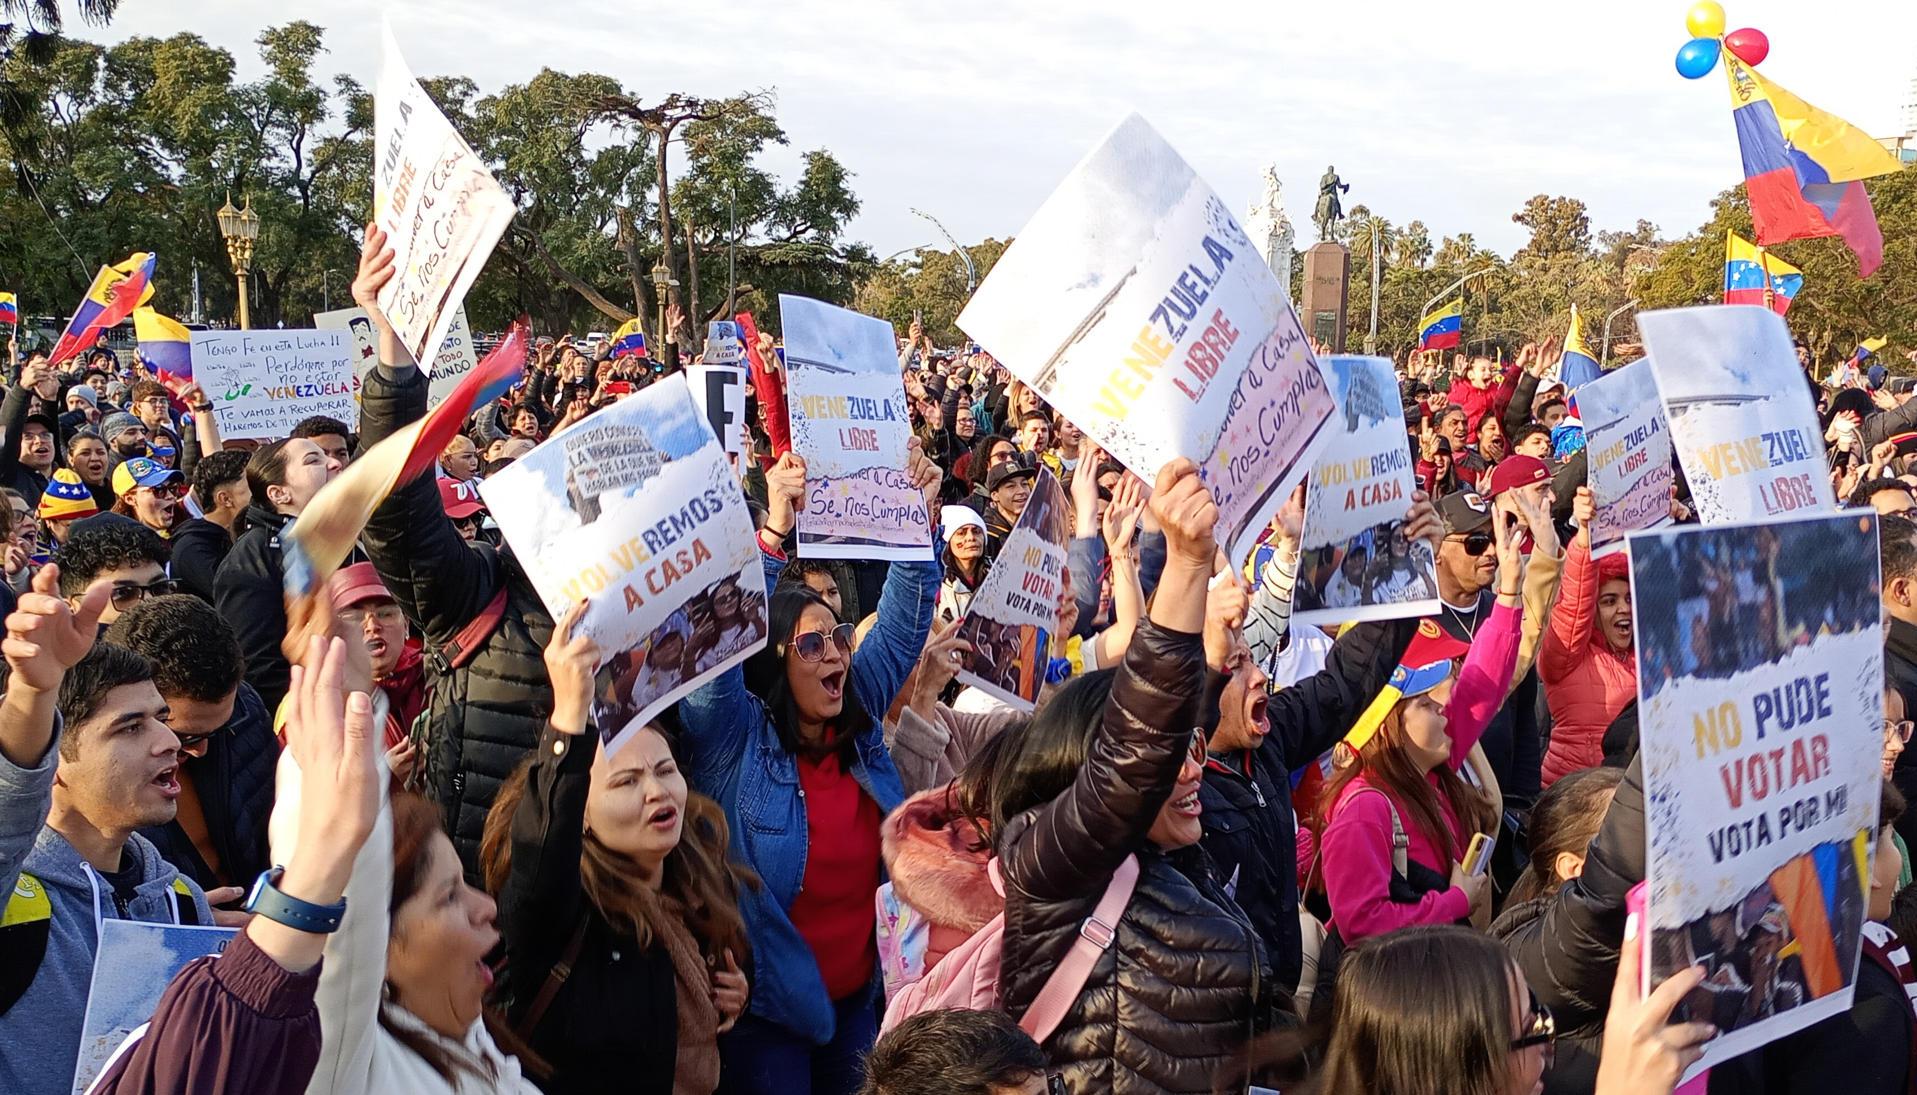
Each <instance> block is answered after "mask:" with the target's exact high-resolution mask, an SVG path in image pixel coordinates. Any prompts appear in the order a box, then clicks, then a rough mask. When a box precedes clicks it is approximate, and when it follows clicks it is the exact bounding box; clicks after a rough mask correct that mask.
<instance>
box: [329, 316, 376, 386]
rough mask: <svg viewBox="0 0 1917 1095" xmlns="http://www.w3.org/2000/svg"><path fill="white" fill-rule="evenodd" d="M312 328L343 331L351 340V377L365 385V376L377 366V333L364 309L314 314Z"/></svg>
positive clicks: (370, 317) (371, 319) (371, 318)
mask: <svg viewBox="0 0 1917 1095" xmlns="http://www.w3.org/2000/svg"><path fill="white" fill-rule="evenodd" d="M313 326H315V327H317V328H319V329H320V330H322V331H345V332H346V333H347V334H348V335H350V336H352V339H353V375H354V376H355V377H357V378H359V380H360V382H361V383H365V381H366V374H367V373H370V372H372V371H373V366H375V365H378V364H379V333H378V332H376V331H374V330H373V317H372V316H370V315H367V314H366V309H364V308H360V307H358V306H355V307H352V308H335V309H333V310H332V311H330V312H314V313H313Z"/></svg>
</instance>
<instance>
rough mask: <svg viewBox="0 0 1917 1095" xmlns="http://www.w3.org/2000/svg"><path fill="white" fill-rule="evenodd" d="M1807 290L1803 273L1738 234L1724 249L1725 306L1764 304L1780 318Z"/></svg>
mask: <svg viewBox="0 0 1917 1095" xmlns="http://www.w3.org/2000/svg"><path fill="white" fill-rule="evenodd" d="M1803 287H1804V272H1803V271H1802V270H1799V269H1798V268H1797V267H1795V266H1792V265H1791V264H1790V263H1788V262H1785V261H1784V260H1783V259H1780V258H1778V257H1776V256H1775V255H1772V254H1771V253H1770V252H1769V251H1768V250H1766V249H1765V248H1762V247H1759V246H1757V245H1756V244H1754V243H1752V242H1751V241H1749V240H1747V239H1745V238H1744V237H1743V236H1740V235H1738V234H1737V233H1735V232H1730V233H1726V235H1725V245H1724V303H1726V304H1761V305H1763V306H1764V307H1766V308H1769V309H1770V310H1771V311H1773V312H1776V313H1777V314H1778V315H1780V316H1781V315H1783V314H1784V313H1785V312H1788V311H1789V310H1790V306H1791V301H1793V300H1796V299H1797V292H1798V290H1800V289H1802V288H1803Z"/></svg>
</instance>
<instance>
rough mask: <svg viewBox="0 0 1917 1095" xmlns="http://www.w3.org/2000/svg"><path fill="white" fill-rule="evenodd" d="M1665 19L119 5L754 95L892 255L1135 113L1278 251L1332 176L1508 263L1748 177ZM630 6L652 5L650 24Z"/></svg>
mask: <svg viewBox="0 0 1917 1095" xmlns="http://www.w3.org/2000/svg"><path fill="white" fill-rule="evenodd" d="M1686 7H1687V4H1686V3H1685V2H1684V0H1611V2H1608V3H1602V4H1599V3H1579V2H1577V0H1572V2H1568V3H1567V2H1564V0H1530V2H1528V3H1520V2H1515V0H1466V2H1464V3H1453V4H1434V3H1430V2H1429V0H1343V2H1336V0H1333V2H1323V3H1314V2H1311V0H1264V2H1236V0H1183V2H1180V3H1172V4H1164V3H1155V4H1140V3H1130V2H1127V0H1118V2H1112V0H1025V2H1006V0H967V2H964V3H956V4H938V5H934V4H930V3H926V2H925V0H784V2H772V0H718V2H716V3H711V2H709V3H648V4H640V3H635V2H634V0H539V2H536V3H535V2H528V0H514V2H511V3H508V2H506V0H413V2H403V3H393V4H379V3H371V2H367V0H326V2H324V3H322V2H319V0H270V2H269V3H265V4H261V3H257V2H253V0H191V2H186V0H132V2H129V3H123V4H122V5H121V8H120V15H119V17H118V18H117V19H116V20H115V21H114V22H113V24H112V26H111V27H109V28H106V29H105V30H104V31H101V30H98V29H96V28H87V27H82V26H77V25H76V26H74V27H72V28H70V30H72V31H73V32H76V33H77V34H78V35H80V36H82V37H91V38H106V39H109V40H118V39H121V38H125V37H130V36H133V35H157V36H164V35H169V34H173V33H176V32H178V31H180V30H183V29H185V30H192V31H194V32H196V33H198V34H200V35H202V36H204V37H206V38H207V39H209V40H210V41H212V42H213V43H215V44H216V45H220V46H223V47H225V48H227V49H229V50H231V51H232V52H233V53H234V54H235V56H236V57H237V58H238V59H239V62H240V71H241V75H242V77H243V78H248V79H250V78H254V77H256V76H257V75H258V74H259V73H260V70H261V65H260V64H259V62H258V59H257V56H256V51H255V49H254V47H253V45H252V42H251V39H252V38H253V37H254V36H255V35H256V34H257V33H258V31H259V29H260V28H261V27H262V26H264V25H266V21H268V20H271V21H275V22H284V21H289V20H292V19H296V18H304V19H309V20H312V21H313V22H315V23H317V24H319V25H321V26H323V27H325V28H326V29H327V39H326V41H327V44H328V46H329V48H330V53H329V54H328V55H327V56H326V57H325V58H324V59H323V62H322V68H323V69H324V70H325V71H326V72H329V73H330V72H332V71H346V72H350V73H352V74H353V75H355V76H357V77H358V78H359V79H360V80H361V81H362V82H364V83H366V84H367V85H368V86H370V85H371V83H372V79H373V75H374V72H375V70H376V62H377V57H376V51H377V48H378V27H379V15H380V12H381V11H382V10H384V11H387V12H389V13H390V15H391V18H392V20H393V25H394V30H395V33H396V34H397V35H398V37H399V40H400V43H401V46H402V48H403V49H404V50H405V52H406V54H407V59H408V60H409V62H410V63H411V64H412V66H413V68H414V70H415V71H416V72H418V73H419V74H421V75H448V74H461V75H466V76H470V77H471V78H472V79H473V80H475V81H476V82H477V83H478V84H479V87H480V89H481V91H482V92H485V91H491V90H495V89H497V88H499V87H501V86H503V85H505V84H508V83H518V82H522V81H524V80H526V79H529V78H530V77H532V76H533V75H534V74H536V73H537V72H538V71H539V69H540V68H542V67H551V68H555V69H559V70H562V71H568V72H581V71H593V72H602V73H606V74H609V75H613V76H616V77H617V78H619V79H620V80H621V81H622V82H623V83H624V84H625V85H626V87H627V88H628V89H629V90H630V91H632V92H633V93H635V94H637V95H639V96H641V97H652V96H656V95H660V94H663V93H665V92H667V91H674V90H677V91H684V92H690V93H694V94H703V95H711V96H717V95H725V94H729V93H733V92H737V91H741V90H748V89H758V88H770V89H772V90H773V91H774V92H775V93H776V95H777V99H778V106H777V114H778V120H779V123H780V124H781V125H782V126H783V127H784V128H785V131H786V134H787V135H788V137H789V138H790V140H791V147H790V148H788V149H784V150H780V151H778V152H776V153H774V154H771V155H769V156H767V157H766V158H765V160H764V163H765V166H767V167H768V168H770V169H771V170H773V171H775V172H777V173H780V174H782V175H784V176H786V177H788V178H789V177H790V176H791V174H792V172H793V171H795V170H796V167H797V163H798V153H799V152H800V151H802V150H805V149H812V148H821V147H823V148H828V149H830V150H831V151H832V152H833V153H834V154H835V155H836V156H838V158H839V159H840V161H842V162H843V163H844V164H845V165H846V167H847V168H849V169H850V170H851V171H852V173H853V176H854V177H853V183H852V184H853V187H854V190H855V192H856V193H857V195H858V197H859V199H860V200H861V202H862V203H863V208H862V211H861V212H860V214H859V216H858V218H857V219H856V220H855V221H854V222H853V224H852V234H853V236H854V237H855V238H859V239H863V240H865V241H866V242H868V243H870V244H871V245H872V247H873V248H874V249H875V250H876V251H877V252H878V253H879V254H880V255H886V254H889V253H891V252H894V251H898V250H900V249H901V248H911V247H914V246H918V245H932V244H937V245H939V246H944V244H943V241H942V240H941V239H940V237H939V236H938V234H937V231H936V230H935V229H934V228H933V227H932V226H931V225H930V224H928V223H926V222H925V221H923V220H921V219H919V218H918V217H915V216H914V215H913V214H912V213H911V211H910V210H911V209H912V208H914V207H916V208H919V209H923V210H926V211H927V212H930V213H931V214H933V215H934V216H936V217H938V218H939V219H940V220H941V221H943V222H944V223H945V225H946V227H948V228H949V229H950V230H951V231H952V232H953V234H954V235H956V236H957V237H958V238H959V239H960V240H963V241H966V242H972V241H976V240H978V239H981V238H983V237H986V236H998V237H1005V236H1008V235H1011V234H1014V233H1016V232H1017V231H1018V229H1019V227H1020V225H1022V224H1023V223H1024V222H1025V220H1026V218H1027V217H1029V216H1030V215H1031V213H1032V212H1033V211H1034V210H1035V209H1036V208H1037V207H1038V204H1039V202H1040V201H1042V200H1043V199H1044V197H1045V195H1046V194H1047V193H1049V192H1050V191H1051V189H1052V187H1053V186H1054V185H1055V184H1056V183H1057V181H1058V180H1059V178H1060V177H1061V176H1062V175H1063V174H1064V173H1065V172H1066V171H1067V170H1068V169H1069V168H1070V167H1071V165H1072V164H1073V163H1075V162H1076V161H1077V160H1078V159H1079V157H1080V156H1082V155H1083V154H1084V152H1085V151H1086V150H1087V149H1088V148H1089V147H1090V145H1091V144H1092V143H1093V142H1095V141H1096V140H1098V138H1099V137H1100V136H1102V135H1103V134H1104V133H1105V131H1106V130H1107V129H1109V128H1110V127H1111V126H1112V125H1113V124H1114V123H1115V122H1116V121H1117V120H1118V119H1119V118H1120V117H1122V116H1123V115H1124V113H1125V112H1126V111H1127V110H1133V109H1135V110H1138V111H1140V112H1142V113H1143V114H1144V115H1145V116H1146V117H1147V118H1148V119H1150V120H1151V121H1152V123H1153V124H1154V125H1156V126H1157V127H1158V128H1159V129H1160V130H1161V131H1162V132H1163V133H1164V134H1165V135H1166V137H1167V138H1168V139H1169V140H1170V141H1171V142H1172V144H1173V145H1175V146H1176V147H1177V148H1178V149H1179V150H1180V151H1181V152H1182V153H1183V154H1184V155H1185V157H1186V158H1187V159H1188V160H1190V161H1191V162H1192V164H1193V166H1194V167H1196V168H1197V170H1198V172H1199V173H1200V174H1201V175H1203V176H1205V177H1206V178H1207V179H1209V180H1210V181H1211V183H1212V185H1213V186H1215V187H1216V188H1217V189H1218V190H1219V191H1220V192H1221V193H1223V194H1224V196H1225V197H1226V198H1227V199H1228V200H1229V201H1230V202H1231V204H1232V205H1233V207H1234V208H1236V209H1238V210H1239V211H1241V212H1242V211H1243V210H1244V209H1245V207H1246V206H1247V204H1248V203H1250V202H1251V201H1252V200H1253V199H1254V198H1255V197H1257V196H1258V194H1259V193H1260V192H1261V191H1262V182H1261V178H1262V172H1263V168H1264V166H1265V165H1266V164H1268V163H1272V164H1276V165H1277V168H1278V172H1279V175H1280V177H1281V178H1282V180H1283V182H1284V186H1285V200H1286V207H1287V208H1288V210H1289V211H1290V213H1291V217H1292V220H1293V222H1294V223H1295V224H1296V225H1297V226H1298V228H1299V238H1300V241H1301V243H1300V246H1301V247H1302V246H1304V245H1305V244H1306V243H1308V242H1309V241H1310V240H1311V239H1312V238H1313V236H1312V229H1311V226H1310V219H1311V208H1312V204H1313V202H1314V201H1315V197H1316V187H1317V181H1318V177H1319V175H1320V174H1322V173H1323V171H1324V169H1325V166H1326V165H1327V164H1335V165H1337V168H1338V171H1339V173H1340V174H1341V175H1343V176H1344V178H1345V181H1347V182H1349V183H1350V184H1351V192H1350V194H1349V195H1347V197H1346V199H1345V200H1346V203H1347V208H1348V207H1349V206H1350V205H1352V204H1356V203H1359V202H1363V203H1365V204H1367V205H1369V206H1370V207H1371V208H1372V209H1374V210H1376V211H1377V212H1378V213H1379V214H1381V215H1383V216H1385V217H1388V218H1390V219H1391V220H1392V221H1394V222H1397V223H1404V222H1406V221H1409V220H1412V219H1421V220H1423V221H1424V222H1425V224H1426V225H1428V226H1429V227H1430V229H1431V234H1432V238H1433V242H1434V243H1435V242H1436V241H1437V240H1438V239H1439V238H1441V237H1442V236H1445V235H1451V234H1456V233H1458V232H1472V233H1475V234H1476V236H1477V239H1478V241H1479V243H1480V244H1483V245H1488V246H1490V247H1493V248H1494V249H1496V250H1499V251H1501V252H1505V253H1507V254H1508V253H1509V252H1510V251H1511V250H1513V249H1515V248H1516V247H1517V246H1519V245H1520V244H1522V242H1523V239H1524V231H1523V229H1521V228H1519V227H1518V226H1517V225H1514V224H1512V223H1511V214H1512V213H1513V212H1514V211H1515V210H1517V209H1518V208H1519V206H1521V205H1522V204H1523V203H1524V200H1525V199H1526V198H1528V197H1529V196H1531V195H1532V194H1536V193H1540V192H1546V193H1552V194H1568V195H1572V196H1575V197H1579V198H1582V199H1584V201H1585V202H1586V203H1587V204H1589V206H1590V208H1591V217H1592V222H1593V227H1594V229H1600V230H1601V229H1605V228H1620V227H1628V226H1630V225H1631V224H1633V223H1634V222H1635V221H1636V219H1637V218H1639V217H1644V218H1648V219H1649V220H1652V221H1654V222H1655V223H1657V224H1658V225H1659V226H1660V227H1661V228H1662V230H1663V231H1664V233H1665V234H1666V235H1669V236H1679V235H1683V234H1685V233H1687V232H1689V231H1691V230H1692V229H1694V228H1696V227H1697V226H1698V225H1699V224H1700V223H1702V222H1703V221H1704V220H1705V219H1706V218H1707V217H1708V214H1709V201H1710V199H1711V197H1712V196H1714V195H1715V194H1716V193H1717V192H1718V191H1720V190H1723V189H1724V188H1726V187H1729V186H1731V185H1734V184H1735V183H1736V182H1738V181H1739V179H1740V174H1739V170H1738V156H1737V143H1736V138H1735V137H1734V136H1733V134H1732V129H1731V120H1730V110H1729V94H1728V91H1727V89H1726V84H1725V80H1724V77H1723V75H1722V69H1721V67H1720V68H1719V70H1718V71H1717V72H1714V73H1712V74H1711V75H1710V76H1707V77H1705V78H1704V79H1702V80H1698V81H1695V82H1687V81H1685V80H1682V79H1680V78H1679V77H1678V76H1677V74H1676V72H1675V71H1674V70H1673V68H1672V56H1673V55H1674V54H1675V52H1676V50H1677V47H1678V46H1679V45H1680V44H1682V42H1683V41H1684V38H1685V32H1684V26H1683V22H1684V11H1685V9H1686ZM649 9H650V10H649ZM1726 9H1727V11H1728V14H1729V19H1730V25H1731V27H1733V28H1735V27H1739V26H1755V27H1757V28H1758V29H1760V30H1763V31H1764V32H1765V33H1766V34H1768V35H1769V36H1770V39H1771V44H1772V48H1771V56H1770V59H1769V60H1767V61H1766V62H1765V63H1764V65H1763V66H1762V69H1761V71H1762V72H1763V73H1764V74H1765V75H1766V76H1768V77H1769V78H1770V79H1772V80H1773V81H1776V82H1778V83H1780V84H1782V85H1783V86H1785V87H1788V88H1790V89H1791V90H1792V91H1794V92H1796V93H1797V94H1798V95H1800V96H1801V97H1803V98H1804V99H1806V100H1808V101H1809V102H1811V103H1814V104H1816V105H1817V106H1819V107H1821V108H1823V109H1825V110H1827V111H1830V112H1832V113H1835V114H1838V115H1840V116H1842V117H1844V118H1847V119H1849V120H1850V121H1851V122H1852V123H1854V124H1856V125H1858V126H1860V127H1862V128H1864V129H1866V130H1868V131H1870V132H1871V133H1872V134H1874V135H1882V134H1886V133H1894V132H1900V131H1901V130H1902V128H1903V107H1904V104H1905V103H1906V102H1907V101H1909V100H1910V99H1911V97H1912V80H1913V77H1917V49H1913V48H1912V43H1917V4H1912V3H1908V2H1896V0H1819V2H1817V3H1810V4H1807V3H1804V2H1803V0H1728V2H1727V3H1726Z"/></svg>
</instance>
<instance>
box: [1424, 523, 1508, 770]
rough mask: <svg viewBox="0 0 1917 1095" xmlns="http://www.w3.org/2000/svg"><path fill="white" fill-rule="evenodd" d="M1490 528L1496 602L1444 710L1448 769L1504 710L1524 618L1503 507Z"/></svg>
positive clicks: (1477, 636)
mask: <svg viewBox="0 0 1917 1095" xmlns="http://www.w3.org/2000/svg"><path fill="white" fill-rule="evenodd" d="M1491 529H1492V533H1493V535H1494V536H1495V537H1496V539H1497V545H1498V575H1497V582H1498V599H1497V603H1496V604H1495V605H1493V606H1492V608H1491V618H1490V619H1488V620H1486V621H1485V624H1484V626H1483V627H1480V628H1479V629H1478V632H1477V634H1476V635H1475V636H1474V637H1473V638H1472V640H1471V651H1470V653H1468V654H1466V655H1465V658H1464V667H1463V668H1462V669H1460V670H1458V683H1457V684H1456V685H1455V686H1454V687H1453V688H1452V689H1451V700H1450V702H1449V703H1447V704H1445V708H1444V713H1445V718H1446V719H1447V720H1448V721H1447V722H1446V724H1445V734H1446V736H1448V737H1449V738H1450V739H1451V759H1450V765H1451V769H1452V770H1453V771H1456V770H1457V769H1458V767H1459V766H1460V765H1462V764H1463V763H1464V758H1465V757H1466V756H1467V755H1468V754H1469V753H1470V752H1471V747H1472V746H1473V745H1476V744H1477V743H1478V739H1479V738H1482V737H1483V736H1484V729H1485V727H1487V726H1489V725H1491V719H1492V717H1493V716H1494V715H1496V714H1497V713H1498V708H1500V707H1502V706H1504V698H1505V696H1506V695H1507V694H1509V693H1510V691H1511V671H1512V670H1513V669H1514V668H1516V666H1517V660H1518V635H1519V627H1520V624H1522V622H1523V617H1524V612H1523V608H1522V607H1521V602H1520V601H1519V593H1520V591H1519V589H1518V581H1519V576H1520V575H1521V574H1522V572H1523V566H1524V563H1523V557H1522V556H1521V555H1520V554H1519V552H1518V533H1517V530H1516V529H1515V528H1511V527H1508V526H1507V525H1506V524H1505V521H1504V512H1503V509H1502V508H1500V509H1499V510H1498V511H1494V512H1493V513H1492V521H1491Z"/></svg>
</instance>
